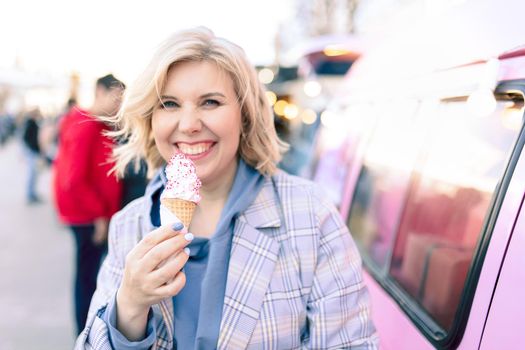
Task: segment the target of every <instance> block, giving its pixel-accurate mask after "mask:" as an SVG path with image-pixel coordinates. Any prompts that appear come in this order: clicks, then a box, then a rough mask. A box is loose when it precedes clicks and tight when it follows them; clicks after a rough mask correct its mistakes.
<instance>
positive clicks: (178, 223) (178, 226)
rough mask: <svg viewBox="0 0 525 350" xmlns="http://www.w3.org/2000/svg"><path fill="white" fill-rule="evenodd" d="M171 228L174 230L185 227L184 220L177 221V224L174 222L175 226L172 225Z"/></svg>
mask: <svg viewBox="0 0 525 350" xmlns="http://www.w3.org/2000/svg"><path fill="white" fill-rule="evenodd" d="M171 228H172V229H173V231H180V230H182V229H183V228H184V224H183V223H182V222H177V223H175V224H173V226H171Z"/></svg>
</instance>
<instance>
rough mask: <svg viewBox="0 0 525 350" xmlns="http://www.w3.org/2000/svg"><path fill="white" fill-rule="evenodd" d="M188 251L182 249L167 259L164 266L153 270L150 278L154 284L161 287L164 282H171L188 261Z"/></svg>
mask: <svg viewBox="0 0 525 350" xmlns="http://www.w3.org/2000/svg"><path fill="white" fill-rule="evenodd" d="M188 253H189V252H188V251H186V250H183V251H180V252H179V253H178V254H176V255H173V256H171V257H170V258H169V259H167V260H166V261H165V263H164V264H163V265H162V267H159V268H157V269H156V270H154V271H153V272H151V273H150V275H149V278H150V280H151V283H152V285H154V286H155V287H161V286H162V285H164V284H170V283H171V281H172V280H173V279H174V278H175V277H176V275H177V274H178V273H179V272H180V271H181V269H182V268H183V267H184V265H185V264H186V262H187V261H188V258H189V255H188Z"/></svg>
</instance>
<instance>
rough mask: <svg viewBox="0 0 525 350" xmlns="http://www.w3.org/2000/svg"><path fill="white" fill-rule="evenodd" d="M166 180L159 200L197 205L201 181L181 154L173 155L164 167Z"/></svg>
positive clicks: (192, 165) (192, 166)
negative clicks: (176, 200) (167, 199)
mask: <svg viewBox="0 0 525 350" xmlns="http://www.w3.org/2000/svg"><path fill="white" fill-rule="evenodd" d="M166 178H167V180H168V182H167V184H166V186H165V187H164V191H163V192H162V195H161V198H179V199H184V200H187V201H192V202H194V203H199V201H200V200H201V196H200V194H199V190H200V188H201V180H199V178H198V177H197V172H196V170H195V165H194V164H193V162H192V161H191V160H190V159H188V158H187V157H186V156H185V155H184V154H182V153H176V154H174V155H173V156H172V157H171V159H170V161H169V162H168V165H167V166H166Z"/></svg>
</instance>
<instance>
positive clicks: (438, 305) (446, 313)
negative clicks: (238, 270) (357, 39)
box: [314, 1, 525, 350]
mask: <svg viewBox="0 0 525 350" xmlns="http://www.w3.org/2000/svg"><path fill="white" fill-rule="evenodd" d="M482 3H483V1H482ZM501 6H502V5H501ZM521 7H523V6H521ZM487 11H489V10H487ZM489 12H490V11H489ZM519 12H521V13H523V12H522V11H519ZM490 15H493V14H492V13H491V14H490ZM487 16H488V13H487ZM452 20H453V18H452ZM504 20H505V17H500V19H499V21H504ZM480 23H481V22H480ZM487 23H490V22H486V23H485V26H486V25H489V26H490V24H487ZM520 23H523V20H521V22H520ZM498 24H499V25H500V27H501V28H500V29H501V30H500V31H498V30H494V28H495V27H496V26H495V25H492V27H491V28H492V30H493V31H494V37H492V38H487V37H486V36H483V33H484V30H488V29H487V28H484V29H483V28H481V27H478V28H477V29H476V27H475V26H474V27H473V28H471V30H472V33H473V34H474V33H475V32H476V31H479V32H480V33H479V35H480V36H481V38H483V40H485V41H487V40H494V42H496V45H493V46H492V47H491V48H489V47H487V43H486V42H485V43H484V44H480V46H482V47H483V45H485V46H484V49H483V50H478V51H477V52H476V59H474V60H473V59H470V60H465V61H461V57H459V56H461V55H460V54H462V53H465V52H467V51H468V50H467V49H466V48H463V49H462V48H461V47H460V46H457V47H456V48H455V52H456V53H457V54H458V55H455V56H454V55H451V56H454V59H452V58H450V56H449V57H448V59H449V60H448V61H447V58H446V59H443V60H442V62H445V63H450V65H449V66H443V65H442V66H439V64H438V65H437V66H436V64H435V63H436V61H433V62H431V63H429V62H430V61H432V60H437V59H439V55H437V56H438V57H435V56H432V58H429V57H430V56H429V55H430V54H431V53H430V52H428V51H425V47H427V46H417V45H416V46H413V45H412V43H413V42H414V41H413V40H408V41H405V42H403V41H397V42H396V41H393V42H390V43H388V44H387V45H386V46H383V48H382V49H378V51H377V53H376V54H375V55H374V54H371V55H370V56H369V57H366V55H365V57H363V58H362V59H361V62H360V61H358V62H357V63H356V64H355V66H354V67H353V68H352V71H351V72H350V74H349V75H348V76H347V81H346V84H345V87H344V88H343V89H342V90H341V93H340V94H339V96H338V97H337V98H336V99H335V100H334V101H333V103H332V104H331V105H330V108H329V110H327V111H326V112H325V113H323V127H322V130H321V131H320V133H319V136H318V139H317V143H318V147H317V149H318V157H319V158H318V161H317V164H318V167H317V169H316V173H315V175H314V178H319V179H335V180H334V181H333V182H327V181H323V185H325V186H327V189H328V190H330V189H332V190H333V189H334V188H335V189H337V190H336V191H335V192H336V193H335V195H334V200H335V201H336V203H337V205H338V206H339V208H340V211H341V214H342V215H343V217H344V219H345V220H346V222H347V225H348V227H349V229H350V232H351V234H352V235H353V237H354V239H355V241H356V243H357V244H358V246H359V248H360V251H361V254H362V257H363V262H364V267H365V277H366V281H367V283H368V287H369V290H370V293H371V297H372V307H373V317H374V322H375V324H376V326H377V328H378V331H379V334H380V337H381V347H382V349H396V350H397V349H421V350H424V349H433V348H438V349H525V343H524V340H523V338H522V337H523V333H522V332H523V331H524V330H525V327H524V325H525V300H524V299H523V297H522V295H524V289H525V210H524V211H522V210H521V209H522V205H523V201H524V194H525V151H524V150H523V146H524V143H525V130H524V128H523V117H524V99H525V98H524V96H525V46H517V47H514V46H512V48H510V49H505V50H501V51H500V52H495V49H502V48H504V47H502V46H506V45H507V46H508V44H514V43H513V42H512V43H509V42H505V40H503V39H502V40H499V41H498V38H500V37H503V35H510V36H512V35H517V36H516V37H515V39H516V38H520V40H523V39H524V38H525V36H524V35H518V34H516V32H515V31H514V32H505V30H506V29H508V26H507V27H506V26H505V24H504V23H502V22H498ZM521 26H522V27H524V26H523V24H521ZM489 29H490V28H489ZM523 32H524V31H523V30H521V33H522V34H523ZM426 38H427V39H428V40H429V42H427V43H426V44H425V45H432V41H431V36H426ZM480 41H481V40H480ZM469 45H472V47H478V46H475V45H474V44H472V43H470V44H469ZM393 47H396V49H397V50H399V51H401V52H402V53H397V57H398V58H402V59H403V60H404V61H403V62H402V61H400V60H396V59H395V58H396V53H393V51H390V50H392V49H393ZM447 48H449V46H447V44H444V45H443V46H441V47H440V49H443V50H447ZM434 52H436V51H434ZM389 53H390V54H389ZM483 54H486V55H485V57H481V56H482V55H483ZM407 57H408V58H407ZM463 57H467V56H463ZM441 58H443V56H441ZM421 60H423V61H424V62H421ZM387 61H389V62H390V63H391V65H390V66H389V65H388V63H385V62H387ZM391 68H396V69H395V71H394V70H391V71H390V69H391ZM429 68H432V69H429ZM387 70H388V72H387ZM325 155H326V157H324V156H325ZM330 159H331V160H332V161H330ZM323 160H324V161H323Z"/></svg>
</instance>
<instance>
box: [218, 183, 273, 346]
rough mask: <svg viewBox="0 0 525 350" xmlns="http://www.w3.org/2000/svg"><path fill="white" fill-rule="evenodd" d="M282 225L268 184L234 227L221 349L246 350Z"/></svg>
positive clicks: (271, 266) (256, 320)
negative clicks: (274, 234)
mask: <svg viewBox="0 0 525 350" xmlns="http://www.w3.org/2000/svg"><path fill="white" fill-rule="evenodd" d="M280 225H281V220H280V206H279V205H278V200H277V196H276V195H275V192H274V187H273V184H272V182H271V181H270V180H268V181H267V183H266V184H265V186H264V187H263V189H262V190H261V192H260V193H259V195H258V196H257V198H256V199H255V201H254V202H253V204H252V205H250V207H249V208H248V209H247V210H246V211H245V212H244V213H243V215H241V216H240V217H239V218H238V219H237V220H236V223H235V227H234V230H233V241H232V248H231V256H230V263H229V268H228V280H227V282H226V291H225V295H224V307H223V312H222V319H221V326H220V332H219V342H218V349H244V348H246V346H247V344H248V342H249V341H250V338H251V336H252V333H253V331H254V329H255V326H256V324H257V322H258V320H259V313H260V311H261V306H262V303H263V301H264V296H265V294H266V291H267V289H268V286H269V284H270V281H271V279H272V274H273V271H274V268H275V263H276V261H277V258H278V254H279V242H278V241H277V240H276V239H275V238H274V237H272V235H271V231H272V230H271V228H277V227H279V226H280Z"/></svg>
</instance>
